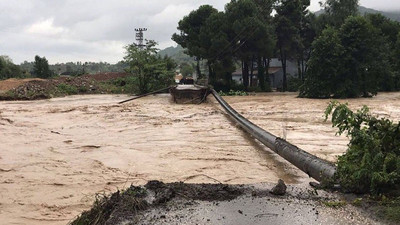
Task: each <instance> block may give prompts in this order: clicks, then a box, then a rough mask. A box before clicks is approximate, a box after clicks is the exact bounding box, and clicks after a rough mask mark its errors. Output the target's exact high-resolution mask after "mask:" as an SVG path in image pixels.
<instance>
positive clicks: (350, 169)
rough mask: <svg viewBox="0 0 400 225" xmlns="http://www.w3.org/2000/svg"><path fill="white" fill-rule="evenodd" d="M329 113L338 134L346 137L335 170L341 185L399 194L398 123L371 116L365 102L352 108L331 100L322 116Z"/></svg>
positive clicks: (380, 192)
mask: <svg viewBox="0 0 400 225" xmlns="http://www.w3.org/2000/svg"><path fill="white" fill-rule="evenodd" d="M330 114H332V124H333V126H335V127H337V128H338V129H339V131H338V134H342V133H344V132H347V136H348V137H350V143H349V145H348V150H347V152H346V153H345V154H344V155H342V156H340V157H339V159H338V169H337V172H336V174H335V178H336V179H337V181H338V182H339V183H340V184H341V186H342V187H343V188H344V189H346V190H348V191H352V192H356V193H371V194H374V195H379V194H385V193H390V194H394V195H399V194H398V192H399V191H400V147H399V146H400V124H399V123H394V122H392V121H390V120H388V119H385V118H376V117H373V116H372V115H371V114H370V113H369V109H368V107H366V106H364V107H363V108H362V109H361V110H358V111H357V112H353V111H351V110H350V109H349V108H348V106H347V104H339V103H338V102H331V103H330V104H329V106H328V108H327V109H326V111H325V115H326V119H327V118H328V116H329V115H330ZM396 192H397V193H396Z"/></svg>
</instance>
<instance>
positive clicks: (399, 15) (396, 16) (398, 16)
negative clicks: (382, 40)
mask: <svg viewBox="0 0 400 225" xmlns="http://www.w3.org/2000/svg"><path fill="white" fill-rule="evenodd" d="M359 11H360V14H361V15H364V14H367V13H373V14H376V13H380V14H382V15H384V16H385V17H387V18H389V19H391V20H394V21H398V22H400V11H398V12H384V11H379V10H375V9H371V8H366V7H364V6H360V7H359ZM322 13H324V10H323V9H321V10H319V11H317V12H315V15H317V16H318V15H321V14H322Z"/></svg>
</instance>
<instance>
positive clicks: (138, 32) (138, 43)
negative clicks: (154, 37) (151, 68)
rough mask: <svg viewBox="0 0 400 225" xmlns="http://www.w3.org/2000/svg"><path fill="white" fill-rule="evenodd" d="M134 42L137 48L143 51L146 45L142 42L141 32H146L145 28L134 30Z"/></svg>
mask: <svg viewBox="0 0 400 225" xmlns="http://www.w3.org/2000/svg"><path fill="white" fill-rule="evenodd" d="M135 31H136V41H137V46H138V47H139V48H140V49H143V47H145V46H146V45H144V44H143V40H144V38H143V37H144V35H143V32H144V31H147V28H136V29H135Z"/></svg>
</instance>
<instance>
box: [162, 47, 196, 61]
mask: <svg viewBox="0 0 400 225" xmlns="http://www.w3.org/2000/svg"><path fill="white" fill-rule="evenodd" d="M184 51H185V49H184V48H182V46H180V45H178V46H176V47H172V46H171V47H168V48H166V49H163V50H161V51H159V52H158V54H159V55H161V56H162V57H164V56H166V55H168V56H169V57H171V58H172V59H174V60H175V62H177V63H178V64H182V63H189V64H192V63H194V62H195V61H194V58H193V57H190V56H189V55H186V54H185V52H184Z"/></svg>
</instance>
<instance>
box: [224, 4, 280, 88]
mask: <svg viewBox="0 0 400 225" xmlns="http://www.w3.org/2000/svg"><path fill="white" fill-rule="evenodd" d="M272 5H273V1H271V0H257V1H253V0H237V1H236V0H232V1H231V2H230V3H228V4H227V5H226V7H225V9H226V14H227V17H228V22H229V23H230V24H231V27H232V32H233V38H232V41H231V42H232V43H234V44H235V45H234V50H233V53H234V54H235V56H236V58H238V59H239V60H241V62H242V75H243V78H242V79H243V84H244V86H245V87H246V88H247V87H248V86H249V84H250V83H251V82H249V78H250V81H252V80H253V79H252V78H251V76H252V75H253V72H254V64H255V63H257V67H258V70H259V71H258V72H259V80H260V87H261V88H262V89H265V76H264V75H265V65H264V63H263V61H264V60H262V59H263V58H267V57H270V56H271V55H272V52H273V49H274V45H275V35H274V32H273V31H274V29H273V26H272V19H271V16H270V15H271V13H272Z"/></svg>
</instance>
